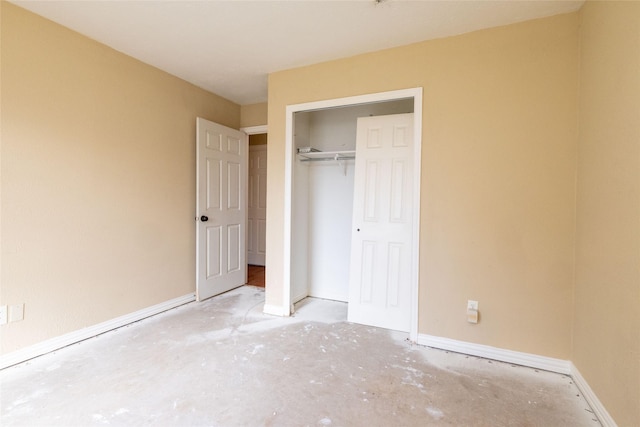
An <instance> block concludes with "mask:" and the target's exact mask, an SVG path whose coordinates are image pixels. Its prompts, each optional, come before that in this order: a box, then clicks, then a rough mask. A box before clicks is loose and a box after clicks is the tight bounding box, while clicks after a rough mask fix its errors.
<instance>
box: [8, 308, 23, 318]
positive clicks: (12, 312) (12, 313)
mask: <svg viewBox="0 0 640 427" xmlns="http://www.w3.org/2000/svg"><path fill="white" fill-rule="evenodd" d="M20 320H24V304H15V305H10V306H9V322H19V321H20Z"/></svg>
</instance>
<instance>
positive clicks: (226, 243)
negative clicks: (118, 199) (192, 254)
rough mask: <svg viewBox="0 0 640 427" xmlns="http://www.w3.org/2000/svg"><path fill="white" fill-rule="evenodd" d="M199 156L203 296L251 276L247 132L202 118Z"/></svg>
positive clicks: (199, 282) (198, 229) (198, 267)
mask: <svg viewBox="0 0 640 427" xmlns="http://www.w3.org/2000/svg"><path fill="white" fill-rule="evenodd" d="M196 157H197V159H196V214H197V217H196V220H197V221H196V294H197V298H198V300H203V299H206V298H209V297H212V296H214V295H217V294H220V293H222V292H226V291H228V290H230V289H233V288H236V287H238V286H242V285H243V284H245V283H246V281H247V267H246V255H245V251H246V243H245V242H246V222H247V201H246V200H247V180H246V173H247V157H248V142H247V136H246V135H245V134H244V133H242V132H240V131H237V130H235V129H231V128H227V127H225V126H222V125H219V124H216V123H213V122H210V121H208V120H205V119H201V118H198V119H197V147H196ZM205 217H206V220H205Z"/></svg>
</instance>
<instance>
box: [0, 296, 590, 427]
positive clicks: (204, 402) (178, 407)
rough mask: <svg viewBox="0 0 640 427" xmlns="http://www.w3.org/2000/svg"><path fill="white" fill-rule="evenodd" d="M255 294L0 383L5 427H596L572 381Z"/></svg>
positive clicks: (141, 329) (88, 345) (21, 370)
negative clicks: (279, 310)
mask: <svg viewBox="0 0 640 427" xmlns="http://www.w3.org/2000/svg"><path fill="white" fill-rule="evenodd" d="M263 304H264V289H262V288H257V287H251V286H244V287H241V288H238V289H236V290H233V291H231V292H228V293H226V294H224V295H221V296H218V297H214V298H212V299H210V300H207V301H205V302H202V303H190V304H187V305H184V306H182V307H179V308H176V309H173V310H170V311H168V312H165V313H163V314H160V315H157V316H154V317H152V318H149V319H146V320H143V321H140V322H137V323H135V324H132V325H129V326H127V327H124V328H121V329H118V330H116V331H113V332H109V333H106V334H103V335H101V336H98V337H96V338H92V339H90V340H87V341H84V342H82V343H79V344H76V345H73V346H70V347H67V348H64V349H62V350H59V351H57V352H54V353H51V354H48V355H45V356H42V357H39V358H37V359H34V360H32V361H30V362H27V363H24V364H21V365H17V366H15V367H12V368H8V369H5V370H4V371H1V372H0V391H1V395H0V398H1V406H0V411H1V412H0V414H1V417H0V424H1V425H2V426H5V427H7V426H89V425H100V426H104V425H115V426H130V425H131V426H133V425H146V424H150V425H157V426H329V425H331V426H428V425H449V426H492V427H497V426H546V427H553V426H594V427H596V426H599V425H600V424H599V423H598V422H597V421H596V420H594V418H595V417H594V416H593V413H592V412H591V410H590V409H589V407H588V405H587V404H586V402H585V400H584V399H583V398H582V396H581V394H580V393H579V391H578V390H577V388H576V386H575V385H574V384H573V382H572V380H571V378H570V377H568V376H564V375H559V374H554V373H550V372H544V371H538V370H535V369H530V368H524V367H520V366H513V365H510V364H506V363H500V362H495V361H489V360H486V359H480V358H476V357H472V356H465V355H461V354H455V353H449V352H445V351H440V350H435V349H430V348H426V347H421V346H416V345H411V344H410V343H408V342H407V341H406V334H401V333H397V332H391V331H388V330H384V329H379V328H373V327H368V326H363V325H357V324H351V323H348V322H346V309H347V306H346V304H344V303H338V302H332V301H326V300H318V299H307V300H304V301H303V302H302V303H301V304H299V305H298V307H297V308H298V310H297V312H296V315H295V317H291V318H278V317H272V316H267V315H264V314H263V313H262V312H261V311H262V306H263Z"/></svg>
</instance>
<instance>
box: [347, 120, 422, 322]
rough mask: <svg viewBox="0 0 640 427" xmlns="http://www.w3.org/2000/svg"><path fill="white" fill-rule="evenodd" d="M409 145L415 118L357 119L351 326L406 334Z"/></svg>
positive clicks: (410, 185) (409, 257)
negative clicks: (355, 325)
mask: <svg viewBox="0 0 640 427" xmlns="http://www.w3.org/2000/svg"><path fill="white" fill-rule="evenodd" d="M413 141H414V138H413V114H397V115H390V116H374V117H363V118H359V119H358V130H357V137H356V166H355V182H354V188H355V192H354V201H353V222H352V228H353V230H352V240H351V269H350V280H349V314H348V319H349V321H350V322H355V323H362V324H366V325H371V326H378V327H383V328H387V329H393V330H398V331H404V332H408V331H409V329H410V323H411V271H412V253H411V251H412V247H413V245H412V239H413V236H412V229H413V218H412V213H413V200H412V194H413V185H414V179H418V176H417V175H416V176H414V171H413V170H412V169H413V157H412V156H413Z"/></svg>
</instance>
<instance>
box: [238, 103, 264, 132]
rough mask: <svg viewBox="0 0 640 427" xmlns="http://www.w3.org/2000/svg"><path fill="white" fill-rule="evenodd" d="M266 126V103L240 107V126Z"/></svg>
mask: <svg viewBox="0 0 640 427" xmlns="http://www.w3.org/2000/svg"><path fill="white" fill-rule="evenodd" d="M266 124H267V103H266V102H262V103H260V104H248V105H243V106H242V107H240V126H242V127H249V126H262V125H266Z"/></svg>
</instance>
